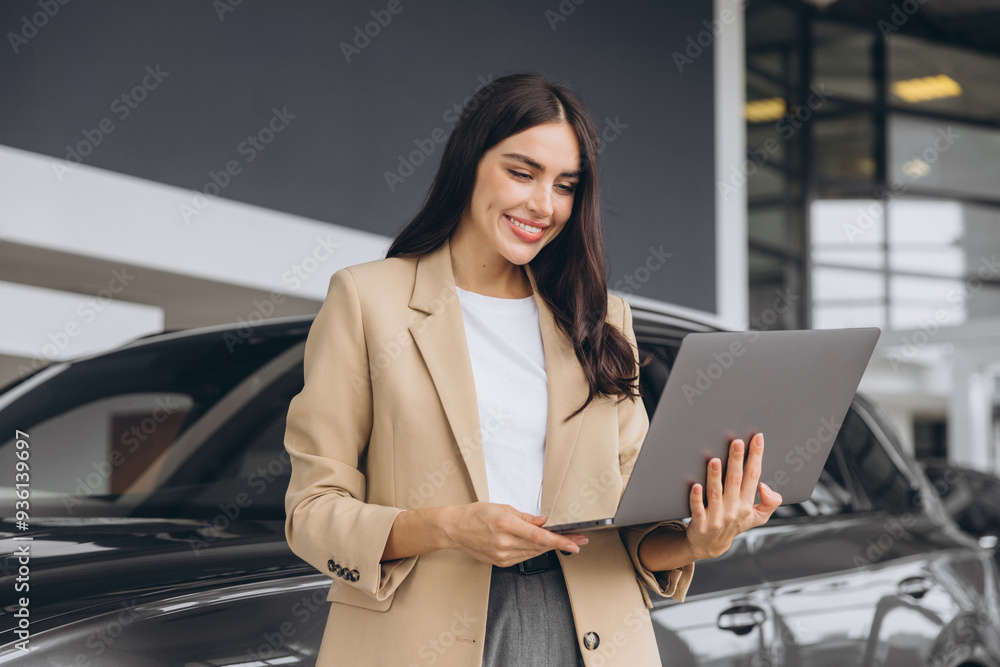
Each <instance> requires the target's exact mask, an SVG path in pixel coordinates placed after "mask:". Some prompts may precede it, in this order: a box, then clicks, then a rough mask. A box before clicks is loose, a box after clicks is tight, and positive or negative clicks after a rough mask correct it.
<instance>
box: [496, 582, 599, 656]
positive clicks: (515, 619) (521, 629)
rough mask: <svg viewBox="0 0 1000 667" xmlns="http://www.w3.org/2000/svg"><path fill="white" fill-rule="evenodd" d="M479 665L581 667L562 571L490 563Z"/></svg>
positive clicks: (574, 627)
mask: <svg viewBox="0 0 1000 667" xmlns="http://www.w3.org/2000/svg"><path fill="white" fill-rule="evenodd" d="M483 667H583V656H582V655H580V646H579V643H578V642H577V640H576V625H575V623H574V622H573V612H572V610H571V609H570V605H569V594H568V593H567V592H566V581H565V579H563V573H562V570H560V569H559V568H558V567H556V568H553V569H551V570H548V571H546V572H539V573H538V574H529V575H525V574H521V573H520V572H511V571H509V570H504V569H502V568H499V567H496V566H494V567H493V574H492V576H491V578H490V603H489V608H488V610H487V612H486V639H485V641H484V642H483Z"/></svg>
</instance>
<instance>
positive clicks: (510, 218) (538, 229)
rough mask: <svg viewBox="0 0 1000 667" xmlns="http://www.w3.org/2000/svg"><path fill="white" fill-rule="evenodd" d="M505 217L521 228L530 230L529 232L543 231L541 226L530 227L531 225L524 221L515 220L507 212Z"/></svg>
mask: <svg viewBox="0 0 1000 667" xmlns="http://www.w3.org/2000/svg"><path fill="white" fill-rule="evenodd" d="M504 217H505V218H507V219H508V220H510V221H511V222H513V223H514V224H515V225H517V226H518V227H520V228H521V229H523V230H525V231H528V232H531V233H532V234H538V233H539V232H541V231H542V228H540V227H530V226H528V225H526V224H524V223H523V222H519V221H517V220H515V219H514V218H512V217H510V216H509V215H506V214H505V215H504Z"/></svg>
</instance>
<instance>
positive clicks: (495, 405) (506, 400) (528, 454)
mask: <svg viewBox="0 0 1000 667" xmlns="http://www.w3.org/2000/svg"><path fill="white" fill-rule="evenodd" d="M456 290H457V292H458V299H459V303H460V304H461V306H462V318H463V320H464V321H465V334H466V338H467V340H468V344H469V356H470V357H471V361H472V374H473V377H474V378H475V382H476V398H477V400H478V403H479V425H480V429H481V431H482V437H483V454H484V456H485V459H486V480H487V484H488V485H489V494H490V502H491V503H504V504H507V505H511V506H512V507H514V508H516V509H517V510H519V511H521V512H528V513H530V514H540V513H541V506H542V470H543V468H544V463H545V425H546V421H547V419H548V378H547V376H546V374H545V353H544V350H543V347H542V332H541V329H539V325H538V304H537V303H535V297H534V296H528V297H525V298H523V299H501V298H499V297H494V296H486V295H483V294H479V293H478V292H470V291H468V290H464V289H462V288H461V287H457V286H456Z"/></svg>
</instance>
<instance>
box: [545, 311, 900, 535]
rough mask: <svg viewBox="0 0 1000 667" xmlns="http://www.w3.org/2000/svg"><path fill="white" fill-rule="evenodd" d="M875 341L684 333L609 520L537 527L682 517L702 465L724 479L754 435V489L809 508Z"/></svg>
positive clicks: (857, 332)
mask: <svg viewBox="0 0 1000 667" xmlns="http://www.w3.org/2000/svg"><path fill="white" fill-rule="evenodd" d="M880 334H881V330H880V329H879V328H877V327H865V328H850V329H817V330H800V331H735V332H728V331H727V332H717V333H716V332H713V333H691V334H688V335H687V336H685V337H684V339H683V340H682V341H681V346H680V349H679V350H678V352H677V358H676V359H675V360H674V364H673V368H672V369H671V371H670V375H669V377H668V378H667V383H666V385H665V386H664V389H663V394H662V395H661V396H660V401H659V403H658V404H657V406H656V411H655V413H654V414H653V418H652V420H651V422H650V425H649V431H648V433H647V434H646V439H645V441H644V442H643V446H642V449H641V450H640V452H639V456H638V458H637V459H636V462H635V466H634V468H633V470H632V475H631V477H630V478H629V481H628V484H627V485H626V487H625V491H624V493H623V494H622V497H621V500H620V501H619V504H618V511H617V513H616V514H615V516H614V517H608V518H603V519H594V520H587V521H579V522H575V523H562V524H558V525H553V526H542V527H543V528H546V529H548V530H551V531H553V532H557V533H566V532H578V531H581V530H588V529H594V528H620V527H623V526H632V525H635V524H640V523H649V522H654V521H665V520H669V519H685V518H688V517H690V516H691V506H690V502H689V500H688V499H689V497H690V490H691V485H692V484H694V483H695V482H700V483H701V484H703V485H704V484H705V482H706V470H707V465H708V461H709V459H711V458H712V457H718V458H719V459H721V461H722V466H723V469H722V474H723V481H725V473H726V462H727V461H728V458H729V443H730V442H731V441H732V440H734V439H735V438H742V439H743V442H745V443H746V444H747V446H749V444H750V440H751V438H752V437H753V436H754V434H755V433H757V432H761V433H763V434H764V460H763V463H762V471H761V476H760V481H762V482H765V483H766V484H767V485H768V486H769V487H771V488H772V489H774V490H775V491H777V492H778V493H780V494H781V498H782V504H790V503H798V502H802V501H804V500H807V499H808V498H809V496H811V495H812V492H813V489H814V488H815V486H816V482H817V481H819V476H820V473H821V472H822V471H823V466H824V465H825V464H826V460H827V457H828V456H829V455H830V451H831V449H832V448H833V443H834V440H836V438H837V433H839V432H840V425H841V422H842V421H843V419H844V416H845V415H846V414H847V410H848V408H849V407H850V405H851V400H852V399H853V398H854V394H855V392H856V391H857V388H858V384H859V383H860V382H861V376H862V375H863V374H864V372H865V368H866V367H867V366H868V361H869V359H871V355H872V352H873V351H874V350H875V343H876V342H877V341H878V338H879V335H880ZM745 451H746V450H745ZM745 461H746V454H744V462H745ZM754 502H758V503H759V502H760V494H759V493H758V494H757V495H756V499H755V501H754Z"/></svg>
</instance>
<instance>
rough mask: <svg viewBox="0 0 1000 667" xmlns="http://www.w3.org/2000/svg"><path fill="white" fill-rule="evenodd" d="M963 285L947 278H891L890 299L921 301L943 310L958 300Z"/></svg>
mask: <svg viewBox="0 0 1000 667" xmlns="http://www.w3.org/2000/svg"><path fill="white" fill-rule="evenodd" d="M961 283H962V281H961V280H954V279H947V278H918V277H916V276H890V277H889V297H890V298H891V299H892V300H893V301H909V302H913V301H919V302H924V303H930V304H932V305H934V306H938V307H942V308H943V307H945V306H947V305H949V304H951V303H954V302H955V301H956V300H957V295H959V294H960V290H961Z"/></svg>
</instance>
